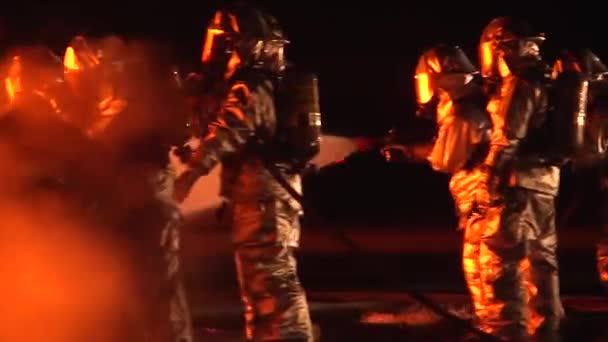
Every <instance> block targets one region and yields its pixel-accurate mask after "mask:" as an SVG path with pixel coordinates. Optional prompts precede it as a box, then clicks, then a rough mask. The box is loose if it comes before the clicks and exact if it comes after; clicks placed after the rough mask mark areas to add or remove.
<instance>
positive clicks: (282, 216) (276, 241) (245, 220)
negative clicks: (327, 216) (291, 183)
mask: <svg viewBox="0 0 608 342" xmlns="http://www.w3.org/2000/svg"><path fill="white" fill-rule="evenodd" d="M227 209H228V211H227V213H228V215H229V220H230V223H231V226H232V234H233V242H234V244H235V248H236V251H235V262H236V268H237V275H238V280H239V285H240V289H241V299H242V301H243V305H244V313H245V335H246V338H247V339H248V340H250V341H303V342H310V341H313V334H312V323H311V320H310V315H309V311H308V304H307V301H306V295H305V293H304V289H303V288H302V286H301V285H300V281H299V278H298V274H297V267H296V259H295V257H294V250H295V248H296V247H297V246H298V242H299V236H300V224H299V211H297V210H294V209H293V208H291V207H290V206H289V204H288V203H286V202H285V201H282V200H278V199H277V200H267V201H261V202H245V203H229V204H228V207H227Z"/></svg>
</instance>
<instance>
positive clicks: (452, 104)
mask: <svg viewBox="0 0 608 342" xmlns="http://www.w3.org/2000/svg"><path fill="white" fill-rule="evenodd" d="M478 74H479V72H478V70H477V69H476V68H475V67H474V66H473V64H472V63H471V62H470V60H469V59H468V58H467V56H466V55H465V54H464V52H463V51H462V50H461V49H460V48H458V47H455V46H445V45H438V46H436V47H434V48H431V49H429V50H427V51H425V52H424V53H423V54H422V56H421V57H420V59H419V62H418V66H417V68H416V73H415V79H416V98H417V101H418V105H419V110H418V112H417V113H418V115H424V116H435V117H436V122H437V126H438V134H437V138H436V140H435V144H434V146H433V148H432V150H431V153H430V155H429V161H430V163H431V166H432V167H433V169H435V170H437V171H440V172H446V173H449V174H452V178H451V180H450V192H451V194H452V197H453V198H454V201H455V204H456V208H457V211H458V216H459V221H460V224H459V227H458V228H459V229H463V230H464V240H463V250H462V267H463V271H464V278H465V281H466V283H467V287H468V288H469V292H470V294H471V300H472V303H473V309H474V310H473V313H474V319H475V320H476V321H477V320H479V317H480V316H481V315H483V314H484V310H485V304H484V297H483V291H482V286H481V278H480V270H479V249H480V241H481V235H480V234H481V230H482V228H483V216H482V215H481V214H480V213H479V212H478V211H477V210H475V191H476V189H477V187H478V186H479V182H480V180H481V177H480V172H479V168H478V166H479V165H480V163H481V161H483V158H484V157H485V153H486V152H487V147H488V142H489V139H490V133H491V122H490V118H489V115H488V113H487V112H486V111H485V103H486V99H485V96H484V94H483V89H482V87H481V82H479V81H480V80H479V78H478V77H477V76H478Z"/></svg>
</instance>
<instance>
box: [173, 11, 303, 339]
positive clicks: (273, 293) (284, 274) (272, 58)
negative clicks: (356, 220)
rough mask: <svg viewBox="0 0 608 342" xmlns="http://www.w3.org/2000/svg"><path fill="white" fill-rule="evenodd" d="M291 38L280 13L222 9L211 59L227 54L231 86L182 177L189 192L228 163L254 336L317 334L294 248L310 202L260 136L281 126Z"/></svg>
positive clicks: (238, 257) (225, 171) (180, 190)
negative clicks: (281, 84)
mask: <svg viewBox="0 0 608 342" xmlns="http://www.w3.org/2000/svg"><path fill="white" fill-rule="evenodd" d="M286 43H287V41H286V39H285V37H284V35H283V33H282V32H281V30H280V29H279V27H278V25H277V23H276V21H275V19H274V18H272V17H271V16H269V15H267V14H264V13H262V12H260V11H257V10H255V9H252V8H247V7H240V8H231V9H223V10H220V11H218V12H217V13H216V14H215V16H214V18H213V19H212V21H211V24H210V26H209V27H208V30H207V41H206V43H205V51H204V52H203V62H206V61H210V60H214V59H215V62H216V63H217V61H218V60H219V61H221V60H222V59H224V61H225V64H224V65H225V66H226V69H223V70H226V74H225V75H226V78H227V79H228V82H229V91H228V94H227V97H226V98H225V99H224V101H223V103H222V105H221V108H220V110H219V113H218V114H217V116H216V118H215V119H214V120H213V121H212V123H211V124H210V125H209V131H208V133H207V135H206V136H205V137H204V138H203V139H202V141H201V144H200V146H199V148H198V149H197V150H195V151H194V154H193V156H192V159H191V161H190V162H189V165H190V170H189V171H186V172H185V173H184V174H183V175H182V176H180V177H179V178H178V180H177V182H176V195H177V197H178V199H179V200H183V198H184V197H185V196H186V195H187V193H188V191H189V189H190V187H191V186H192V185H193V184H194V182H195V181H196V179H198V178H199V177H200V176H202V175H205V174H207V173H208V172H209V171H210V170H211V169H212V168H213V167H215V166H216V165H217V164H218V163H220V162H221V163H222V176H221V177H222V186H221V195H222V196H223V197H224V198H225V200H226V201H227V208H226V216H227V221H228V223H229V225H230V226H231V229H232V241H233V243H234V248H235V261H236V267H237V274H238V280H239V283H240V288H241V297H242V300H243V304H244V312H245V329H246V331H245V334H246V338H247V339H248V340H253V341H312V339H313V337H312V324H311V320H310V317H309V312H308V305H307V301H306V296H305V293H304V290H303V288H302V286H301V285H300V281H299V278H298V274H297V267H296V259H295V256H294V251H295V249H296V248H297V247H298V244H299V238H300V225H299V217H300V215H301V212H302V208H301V206H300V204H299V203H298V202H297V201H296V200H295V199H294V198H292V197H291V195H290V194H289V193H288V192H287V191H286V190H285V188H283V186H282V185H281V184H279V183H278V182H277V181H276V179H275V178H273V176H272V175H271V174H270V173H269V171H268V169H267V168H266V167H265V166H264V163H263V161H262V160H263V158H264V155H265V154H267V153H268V152H269V151H267V149H268V148H267V147H266V146H264V145H259V144H257V143H255V140H256V137H259V134H267V135H270V136H272V135H273V134H274V133H275V127H276V122H277V121H276V120H277V119H276V108H275V91H276V86H277V80H278V76H280V75H281V73H282V72H283V69H284V68H285V64H284V59H283V46H284V45H285V44H286ZM216 65H221V63H219V64H216ZM275 166H276V167H277V168H278V169H279V170H280V172H281V174H282V177H283V178H284V179H285V180H286V181H287V182H288V183H289V184H290V185H291V186H292V187H293V188H295V189H297V191H301V179H300V176H299V174H298V173H293V172H290V168H291V165H290V164H289V163H288V162H287V163H277V164H275Z"/></svg>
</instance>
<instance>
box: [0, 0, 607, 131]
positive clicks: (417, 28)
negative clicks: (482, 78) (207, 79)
mask: <svg viewBox="0 0 608 342" xmlns="http://www.w3.org/2000/svg"><path fill="white" fill-rule="evenodd" d="M256 3H257V4H259V5H261V6H262V7H263V8H265V9H267V10H269V11H270V12H271V13H272V14H274V15H275V16H276V17H277V18H278V19H279V21H280V22H281V23H282V24H283V26H284V28H285V31H286V32H287V34H288V36H289V38H290V40H291V41H292V44H291V46H290V47H289V50H288V54H289V56H290V58H291V59H292V60H293V61H294V62H295V63H297V64H298V65H300V66H303V67H306V68H309V69H312V70H315V71H317V72H318V73H319V75H320V86H321V95H322V100H321V101H322V109H323V113H324V123H325V127H326V129H327V131H329V132H333V133H339V134H348V135H380V134H383V133H384V132H385V131H386V130H387V129H388V128H389V127H390V126H391V125H392V124H394V123H403V122H404V121H405V122H407V120H409V119H411V117H412V116H413V115H412V112H413V103H412V100H413V96H414V95H413V88H412V71H413V68H414V67H415V63H416V60H417V58H418V55H419V54H420V52H421V51H422V50H423V49H424V48H426V47H429V46H431V45H432V44H435V43H439V42H444V43H456V44H459V45H461V46H462V47H463V48H464V49H465V50H466V51H467V52H468V54H469V56H470V58H471V59H472V60H473V61H476V59H477V54H476V50H475V48H476V44H477V41H478V39H479V35H480V33H481V30H482V29H483V27H484V26H485V25H486V24H487V23H488V22H489V21H490V20H491V19H492V18H493V17H495V16H498V15H517V16H520V17H523V18H526V19H528V20H529V21H530V22H531V23H532V24H533V25H534V26H535V27H537V28H538V29H540V30H543V31H544V32H546V34H547V37H548V41H547V45H546V47H547V50H546V52H545V55H546V56H547V58H548V59H549V60H552V59H553V57H554V56H555V54H556V52H557V51H559V49H560V48H562V47H591V48H592V49H594V51H595V52H596V53H597V54H598V55H599V56H600V57H602V55H605V54H608V50H607V49H606V47H604V46H603V41H604V39H605V38H604V36H603V33H604V31H605V29H604V28H605V23H604V14H603V13H602V12H601V8H594V7H593V5H592V4H590V3H587V4H586V5H585V6H583V5H582V3H581V4H580V5H579V4H578V3H576V2H564V3H563V4H557V3H555V2H546V3H543V2H537V1H527V2H509V1H486V2H472V1H451V2H447V1H446V2H442V1H374V2H369V1H356V2H355V1H348V2H339V1H278V0H275V1H257V2H256ZM220 4H221V2H220V1H161V2H153V1H148V2H143V1H139V2H138V1H135V2H131V1H123V2H117V1H110V2H108V1H72V2H69V1H48V2H42V1H39V2H38V1H37V2H33V1H25V2H24V1H19V2H14V3H11V4H10V6H6V8H4V10H3V11H2V14H0V17H2V23H3V25H2V26H1V27H2V30H1V37H2V40H3V41H4V44H1V45H2V47H6V46H7V45H9V44H16V43H21V42H34V41H37V42H44V43H46V44H48V45H50V46H51V48H52V49H53V50H55V51H56V53H57V54H59V55H61V54H62V52H63V49H64V48H65V44H67V42H68V41H69V40H70V38H71V37H72V36H73V35H74V34H76V33H88V34H94V35H100V34H106V33H118V34H121V35H123V36H127V37H130V36H135V37H146V38H153V39H158V40H162V41H165V42H167V43H170V44H172V45H173V46H175V49H176V51H177V53H178V55H179V56H180V59H181V60H180V61H179V62H180V63H181V64H182V65H184V66H185V67H186V68H189V69H196V67H197V62H198V58H199V56H200V49H201V45H202V40H203V38H204V33H205V26H206V24H207V22H208V20H209V19H210V17H211V15H212V13H213V12H214V10H215V9H216V8H217V7H218V6H219V5H220ZM530 6H532V7H530Z"/></svg>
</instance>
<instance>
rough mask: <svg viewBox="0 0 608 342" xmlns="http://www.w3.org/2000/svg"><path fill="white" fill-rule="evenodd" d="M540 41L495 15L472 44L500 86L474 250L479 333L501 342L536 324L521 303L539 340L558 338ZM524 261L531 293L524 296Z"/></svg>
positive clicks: (555, 174) (554, 174)
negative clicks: (480, 301) (480, 296)
mask: <svg viewBox="0 0 608 342" xmlns="http://www.w3.org/2000/svg"><path fill="white" fill-rule="evenodd" d="M543 39H544V37H543V36H542V34H539V33H537V32H534V31H532V30H531V29H530V28H529V27H528V26H527V25H526V24H525V23H522V22H518V21H515V20H512V19H510V18H506V17H501V18H496V19H494V20H492V21H491V22H490V23H489V24H488V25H487V26H486V28H485V29H484V31H483V33H482V36H481V40H480V46H479V48H480V59H481V61H480V62H481V71H482V76H483V77H485V78H487V79H492V78H496V79H498V81H499V84H500V92H499V93H498V94H496V95H495V97H494V98H493V99H491V101H490V104H489V107H488V109H489V110H488V111H489V113H490V116H491V119H492V124H493V131H492V137H491V142H490V150H489V153H488V156H487V158H486V160H485V162H484V165H483V167H482V172H483V178H484V179H483V181H482V184H483V185H482V186H481V187H480V188H479V189H478V191H477V195H476V197H477V202H478V203H481V204H485V205H484V206H486V207H487V208H486V209H485V211H486V214H485V215H486V217H485V220H486V223H485V225H484V229H483V233H482V240H481V250H480V266H481V278H482V283H483V291H484V296H485V301H486V308H487V312H486V315H485V316H484V317H482V319H481V321H480V328H481V329H483V330H484V331H486V332H488V333H491V334H494V335H495V336H497V337H501V338H504V339H507V340H525V339H527V338H528V331H527V330H528V326H534V325H535V324H533V323H532V322H531V321H532V318H533V317H532V316H531V312H529V310H528V302H530V306H531V307H532V308H534V310H535V312H536V313H537V314H538V315H539V316H540V317H541V318H542V323H541V324H542V325H541V329H540V330H537V331H536V333H537V334H542V336H543V338H546V339H549V340H550V339H553V338H557V337H556V334H557V330H558V326H559V322H560V319H561V318H562V316H563V308H562V305H561V302H560V296H559V283H558V264H557V258H556V247H557V237H556V231H555V205H554V200H555V197H556V195H557V192H558V187H559V168H558V167H556V166H555V163H554V162H552V160H550V153H549V152H550V151H548V149H550V148H551V146H549V145H548V144H547V141H545V140H543V139H542V134H541V133H540V132H541V131H542V128H543V125H544V124H545V118H546V115H547V103H548V92H547V87H546V81H545V68H544V65H543V63H542V61H541V58H540V52H539V46H540V43H541V42H542V41H543ZM526 259H528V260H529V263H530V268H529V272H530V281H531V282H532V283H533V285H534V286H535V287H536V291H535V293H534V292H533V293H529V292H528V291H527V290H526V286H525V277H526V275H525V273H526V270H525V268H523V267H522V264H523V263H524V262H525V260H526ZM529 296H531V298H528V297H529ZM545 333H546V334H545Z"/></svg>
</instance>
